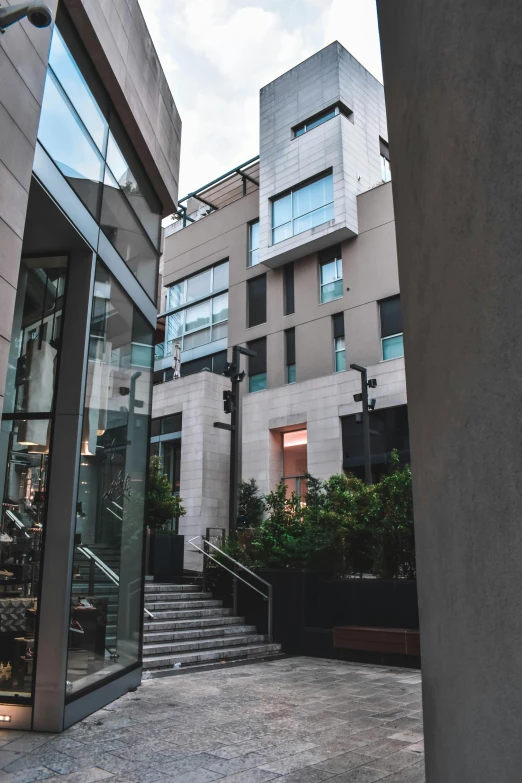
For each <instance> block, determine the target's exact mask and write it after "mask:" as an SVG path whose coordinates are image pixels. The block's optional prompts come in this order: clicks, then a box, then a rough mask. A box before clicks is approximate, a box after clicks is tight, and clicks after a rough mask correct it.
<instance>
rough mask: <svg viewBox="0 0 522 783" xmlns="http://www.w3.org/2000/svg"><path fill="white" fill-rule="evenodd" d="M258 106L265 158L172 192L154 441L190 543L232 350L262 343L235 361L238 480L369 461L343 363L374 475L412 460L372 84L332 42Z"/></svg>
mask: <svg viewBox="0 0 522 783" xmlns="http://www.w3.org/2000/svg"><path fill="white" fill-rule="evenodd" d="M260 108H261V144H260V155H259V158H255V159H252V160H251V161H248V162H247V163H246V164H245V165H244V166H241V167H239V168H238V169H236V170H234V171H232V172H227V173H226V174H225V175H224V176H223V177H222V178H220V179H219V180H217V181H215V182H212V183H209V185H207V186H205V187H204V188H201V189H200V190H198V191H197V192H195V193H192V194H190V196H189V197H187V198H185V199H181V201H180V203H181V204H182V208H181V210H180V212H179V214H178V218H179V219H178V221H177V222H176V223H174V224H173V225H172V226H169V227H168V228H167V231H166V235H167V236H166V240H165V253H164V269H163V286H164V289H163V299H162V305H161V307H162V317H161V318H160V322H159V332H158V340H159V341H160V342H159V344H158V345H157V346H156V349H157V353H156V356H157V358H156V363H155V383H156V385H155V387H154V395H153V422H154V421H155V422H156V424H155V427H156V429H155V432H156V436H155V438H154V449H155V451H156V452H157V453H160V454H161V455H162V456H163V458H164V462H165V464H166V466H167V472H168V473H169V475H170V478H171V480H172V482H173V484H174V485H175V488H176V490H177V491H179V492H180V494H181V496H182V498H183V503H184V505H185V507H186V509H187V515H186V516H185V517H183V518H182V519H181V520H180V526H179V530H180V532H181V533H184V534H185V535H186V537H187V538H188V537H191V536H196V535H200V534H201V533H204V532H205V529H206V528H207V527H218V528H226V527H227V523H228V471H229V439H230V434H229V433H228V432H226V431H223V430H220V429H216V428H215V427H214V426H213V425H214V422H216V421H220V422H226V421H227V420H228V417H227V414H225V413H224V411H223V392H224V391H225V390H227V389H229V388H230V381H229V380H228V379H227V378H226V377H224V376H223V375H220V373H222V371H223V369H224V366H225V362H226V360H227V351H228V349H229V347H230V346H232V345H243V346H245V345H246V346H248V347H250V348H251V349H254V350H255V351H256V352H257V356H256V358H255V359H250V360H248V361H247V360H246V358H245V357H243V367H244V369H245V370H246V372H247V376H248V377H247V378H246V379H245V381H244V382H243V383H242V408H243V414H242V476H243V478H244V479H249V478H251V477H254V478H255V479H256V480H257V482H258V485H259V488H260V490H261V491H262V492H268V491H269V490H270V489H273V488H274V486H275V485H276V484H277V483H278V481H280V479H281V478H282V477H285V480H286V482H287V484H288V486H289V489H290V490H295V491H297V492H298V494H303V493H304V492H305V488H304V485H303V474H305V473H306V472H310V473H311V474H313V475H315V476H317V477H319V478H326V477H328V476H330V475H332V474H334V473H339V472H341V471H342V470H343V469H344V470H347V471H348V470H350V471H353V472H355V473H358V474H359V475H362V474H363V464H364V461H363V447H362V424H361V421H360V415H358V414H360V410H361V405H360V403H356V402H354V399H353V394H354V393H357V392H358V391H360V376H359V374H358V373H356V372H354V371H351V370H350V369H349V365H350V364H351V363H353V362H356V363H359V364H362V365H365V366H367V367H368V372H369V375H370V377H375V378H376V379H377V381H378V385H377V388H376V389H375V390H373V391H374V392H375V393H373V391H372V396H373V397H375V399H376V409H375V412H374V413H373V414H372V451H373V467H374V472H375V475H376V476H377V475H379V473H380V472H382V471H383V470H385V469H386V454H387V453H388V452H389V451H390V450H391V449H392V448H398V449H399V450H400V451H401V452H402V456H403V459H405V460H407V459H409V445H408V424H407V414H406V389H405V380H404V360H403V358H402V356H403V350H402V319H401V314H400V301H399V282H398V275H397V260H396V250H395V231H394V214H393V204H392V193H391V184H390V182H389V178H390V177H389V154H388V145H387V131H386V113H385V108H384V94H383V87H382V85H381V84H380V83H379V82H378V81H377V80H376V79H374V78H373V77H372V76H371V75H370V74H369V73H368V72H367V71H366V70H365V69H364V68H363V67H362V66H361V65H360V64H359V63H358V62H357V61H356V60H355V59H354V58H353V57H352V56H351V55H350V54H349V53H348V52H347V51H346V50H345V49H344V48H343V47H342V46H341V45H340V44H339V43H337V42H335V43H333V44H331V45H330V46H327V47H326V48H325V49H323V50H322V51H320V52H318V53H317V54H315V55H314V56H312V57H310V58H309V59H308V60H306V61H305V62H303V63H301V64H300V65H298V66H296V67H295V68H293V69H292V70H291V71H289V72H288V73H286V74H284V75H282V76H281V77H279V78H278V79H276V80H275V81H274V82H272V83H271V84H269V85H267V86H266V87H264V88H263V89H262V90H261V94H260ZM176 344H178V345H179V348H180V351H181V378H179V379H175V378H174V377H173V375H174V370H173V353H174V351H175V346H176ZM228 358H230V351H229V352H228ZM209 371H210V372H209ZM180 414H181V415H180ZM186 565H188V566H189V567H195V568H196V567H197V565H198V560H197V556H196V555H194V554H192V553H191V552H190V548H188V549H187V552H186Z"/></svg>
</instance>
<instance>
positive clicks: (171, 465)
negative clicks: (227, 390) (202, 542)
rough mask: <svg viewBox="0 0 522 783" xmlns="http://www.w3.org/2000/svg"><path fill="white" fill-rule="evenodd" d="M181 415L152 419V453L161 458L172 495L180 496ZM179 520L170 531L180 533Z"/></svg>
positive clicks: (175, 521) (173, 522) (172, 523)
mask: <svg viewBox="0 0 522 783" xmlns="http://www.w3.org/2000/svg"><path fill="white" fill-rule="evenodd" d="M181 427H182V416H181V413H175V414H173V415H172V416H163V417H161V418H159V419H152V422H151V430H150V433H151V438H150V453H151V456H157V457H159V458H160V460H161V463H162V466H163V472H164V473H165V475H166V476H167V478H168V480H169V483H170V485H171V487H172V494H173V495H179V491H180V475H181ZM178 525H179V519H172V520H171V522H170V529H171V530H172V532H174V533H177V532H178Z"/></svg>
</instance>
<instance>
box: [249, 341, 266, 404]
mask: <svg viewBox="0 0 522 783" xmlns="http://www.w3.org/2000/svg"><path fill="white" fill-rule="evenodd" d="M247 345H248V347H249V348H250V350H251V351H255V352H256V356H249V358H248V391H249V392H257V391H263V390H264V389H266V337H261V338H260V339H259V340H251V341H250V342H249V343H247Z"/></svg>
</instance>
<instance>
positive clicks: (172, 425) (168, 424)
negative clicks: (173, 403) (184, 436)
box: [161, 413, 181, 435]
mask: <svg viewBox="0 0 522 783" xmlns="http://www.w3.org/2000/svg"><path fill="white" fill-rule="evenodd" d="M169 432H181V413H174V414H173V415H172V416H164V417H163V418H162V419H161V434H162V435H167V434H168V433H169Z"/></svg>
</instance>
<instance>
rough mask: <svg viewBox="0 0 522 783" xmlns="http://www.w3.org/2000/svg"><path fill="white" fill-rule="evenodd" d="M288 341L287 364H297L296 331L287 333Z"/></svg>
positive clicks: (290, 330)
mask: <svg viewBox="0 0 522 783" xmlns="http://www.w3.org/2000/svg"><path fill="white" fill-rule="evenodd" d="M285 339H286V363H287V364H295V329H287V330H286V331H285Z"/></svg>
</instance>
